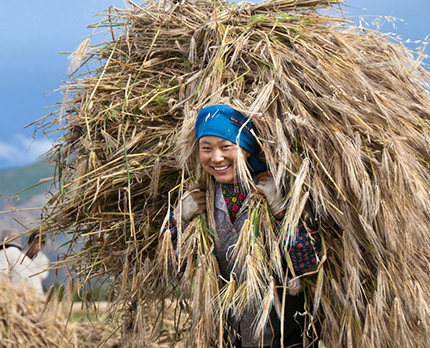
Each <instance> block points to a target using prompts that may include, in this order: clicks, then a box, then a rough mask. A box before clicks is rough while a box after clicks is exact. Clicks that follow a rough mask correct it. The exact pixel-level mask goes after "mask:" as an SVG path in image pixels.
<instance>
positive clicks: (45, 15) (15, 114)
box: [0, 0, 430, 169]
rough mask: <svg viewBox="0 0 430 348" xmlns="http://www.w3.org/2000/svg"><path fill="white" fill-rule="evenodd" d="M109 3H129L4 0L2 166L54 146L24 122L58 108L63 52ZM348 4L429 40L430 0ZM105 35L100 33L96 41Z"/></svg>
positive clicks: (116, 2)
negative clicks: (427, 37) (34, 137)
mask: <svg viewBox="0 0 430 348" xmlns="http://www.w3.org/2000/svg"><path fill="white" fill-rule="evenodd" d="M136 3H141V1H139V0H136ZM110 5H113V6H116V7H118V8H126V7H127V5H126V4H125V3H124V1H123V0H73V1H64V0H63V1H61V0H37V1H35V0H18V1H2V4H1V6H0V16H1V18H2V21H0V43H1V54H0V103H1V106H2V107H1V114H0V117H1V125H2V127H1V128H0V169H3V168H8V167H17V166H23V165H26V164H28V163H31V162H32V161H34V160H35V159H36V157H37V156H39V155H40V154H42V153H43V152H45V151H46V150H48V149H49V148H50V147H51V141H54V140H55V138H56V137H55V136H54V137H52V138H51V139H46V138H43V136H42V135H41V134H38V135H37V136H36V139H35V140H33V139H32V135H33V132H34V127H29V128H27V129H23V127H24V126H25V125H27V124H29V123H30V122H33V121H35V120H36V119H38V118H40V117H43V116H45V115H46V114H48V113H49V112H50V111H53V110H54V109H46V108H47V107H50V106H53V105H54V104H55V103H56V102H59V101H60V100H61V97H62V95H61V94H60V93H59V92H58V91H56V90H57V89H58V88H59V87H60V86H61V85H63V83H62V82H61V81H62V80H67V79H68V78H67V68H68V64H69V60H68V55H67V54H60V52H72V51H74V50H75V48H76V47H77V46H78V45H79V43H81V41H82V39H83V38H86V37H87V36H88V35H90V34H91V33H92V29H87V28H86V27H87V26H88V25H90V24H93V23H96V22H98V21H99V20H100V19H101V17H99V16H98V17H93V16H94V15H96V14H103V10H106V9H108V8H109V6H110ZM346 5H349V6H351V7H347V8H346V10H348V11H349V12H351V15H352V14H354V15H357V14H358V15H361V16H363V18H364V19H366V20H367V21H368V22H369V23H371V22H372V19H374V16H376V15H380V16H393V17H397V18H399V19H403V20H404V21H405V22H402V21H397V22H396V24H397V28H393V26H392V24H391V23H390V22H389V21H385V20H384V19H383V18H382V19H381V23H384V24H383V26H382V28H381V31H383V32H396V33H398V34H399V35H401V36H402V38H403V39H404V40H406V39H410V40H411V41H418V40H424V39H425V37H426V36H427V35H429V34H430V21H429V20H428V14H429V13H430V1H429V0H413V1H409V2H407V1H404V0H372V1H371V0H347V1H346ZM363 8H366V9H367V11H362V10H361V9H363ZM346 16H348V14H346ZM103 40H104V37H103V34H99V35H96V36H95V37H93V38H92V43H94V42H96V41H103ZM417 46H419V44H411V46H410V47H411V48H412V47H413V48H414V47H417ZM427 53H429V52H428V50H427Z"/></svg>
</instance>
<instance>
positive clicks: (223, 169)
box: [212, 165, 231, 172]
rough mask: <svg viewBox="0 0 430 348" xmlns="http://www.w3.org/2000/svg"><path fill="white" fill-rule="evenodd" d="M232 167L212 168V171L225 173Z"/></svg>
mask: <svg viewBox="0 0 430 348" xmlns="http://www.w3.org/2000/svg"><path fill="white" fill-rule="evenodd" d="M230 167H231V165H228V166H222V167H212V169H213V170H215V171H216V172H223V171H225V170H227V169H228V168H230Z"/></svg>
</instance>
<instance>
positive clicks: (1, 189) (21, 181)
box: [0, 159, 54, 203]
mask: <svg viewBox="0 0 430 348" xmlns="http://www.w3.org/2000/svg"><path fill="white" fill-rule="evenodd" d="M53 175H54V167H53V166H51V165H48V164H47V163H46V161H45V160H44V159H42V160H39V161H37V162H34V163H32V164H30V165H28V166H26V167H19V168H10V169H3V170H0V194H1V195H3V196H5V197H12V196H13V195H15V194H18V196H19V201H20V203H21V202H26V201H28V200H30V199H31V198H32V197H34V196H35V195H37V194H40V193H44V192H45V191H46V189H47V188H49V187H50V185H51V184H52V180H48V181H46V182H43V181H44V180H45V179H49V178H52V177H53ZM41 181H42V183H41ZM14 201H16V199H14Z"/></svg>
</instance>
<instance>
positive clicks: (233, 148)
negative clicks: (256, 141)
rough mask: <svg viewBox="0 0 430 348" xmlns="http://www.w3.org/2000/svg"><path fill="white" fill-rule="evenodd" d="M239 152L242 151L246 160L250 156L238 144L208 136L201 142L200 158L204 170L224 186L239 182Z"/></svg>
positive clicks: (201, 139) (202, 138)
mask: <svg viewBox="0 0 430 348" xmlns="http://www.w3.org/2000/svg"><path fill="white" fill-rule="evenodd" d="M237 151H242V152H243V154H244V156H245V158H246V159H248V158H249V156H250V154H249V153H248V152H246V151H245V150H243V149H241V148H240V147H239V146H237V145H236V144H234V143H232V142H231V141H228V140H225V139H223V138H220V137H216V136H213V135H207V136H204V137H201V138H200V140H199V157H200V162H201V163H202V166H203V169H204V170H206V171H207V172H208V173H209V174H211V175H212V176H213V177H214V178H215V180H216V181H218V182H220V183H223V184H233V183H235V182H237V178H236V167H235V160H236V158H237Z"/></svg>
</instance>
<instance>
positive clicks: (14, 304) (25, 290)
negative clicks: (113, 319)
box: [0, 277, 119, 348]
mask: <svg viewBox="0 0 430 348" xmlns="http://www.w3.org/2000/svg"><path fill="white" fill-rule="evenodd" d="M51 289H52V290H51V291H50V293H49V294H48V297H47V298H46V299H43V298H41V297H40V295H39V294H38V293H37V292H36V291H35V290H34V289H33V288H30V287H27V286H25V284H14V285H13V284H11V283H10V282H9V281H8V280H5V279H4V278H2V277H0V317H1V319H2V320H1V321H0V342H1V343H0V346H1V347H7V348H22V347H29V348H40V347H46V348H58V347H64V348H78V347H79V348H96V347H100V346H102V345H103V347H106V348H114V347H117V346H118V344H119V334H118V332H115V331H113V332H109V331H110V329H108V328H109V323H108V322H103V321H93V322H89V321H85V320H82V321H75V322H71V323H69V324H68V322H69V319H70V311H71V299H72V296H71V295H72V293H71V292H70V290H71V289H69V291H66V292H64V291H59V292H58V293H57V294H55V291H53V290H54V287H52V288H51ZM61 289H62V290H64V289H63V288H61ZM108 340H109V342H107V341H108Z"/></svg>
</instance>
